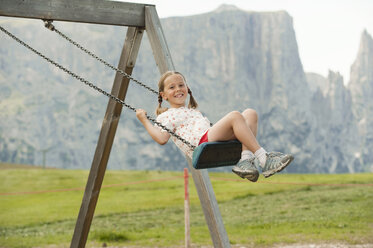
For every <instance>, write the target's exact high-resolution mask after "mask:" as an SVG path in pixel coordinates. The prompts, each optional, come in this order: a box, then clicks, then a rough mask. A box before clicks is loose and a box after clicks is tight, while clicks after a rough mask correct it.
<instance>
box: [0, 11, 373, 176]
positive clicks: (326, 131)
mask: <svg viewBox="0 0 373 248" xmlns="http://www.w3.org/2000/svg"><path fill="white" fill-rule="evenodd" d="M6 25H7V27H9V29H10V30H12V31H14V32H15V33H16V34H17V35H19V36H20V37H25V39H26V41H29V42H31V43H32V44H37V45H36V46H38V47H39V48H40V50H42V51H45V53H46V54H48V55H49V56H52V57H54V58H56V60H57V61H59V62H61V63H63V64H65V65H68V67H69V68H72V69H73V70H74V71H76V72H77V73H78V74H80V75H82V76H83V77H87V79H89V80H90V81H92V82H93V83H96V84H98V85H99V86H100V87H103V88H104V89H106V90H107V91H110V86H111V84H112V81H113V78H114V73H113V72H112V71H110V70H107V69H106V68H104V67H103V66H101V65H100V64H99V63H97V62H95V61H94V60H91V59H89V58H87V56H86V55H84V54H82V53H81V52H79V51H78V50H77V49H75V48H72V47H71V46H70V45H67V44H66V42H65V41H63V40H61V39H59V38H58V37H57V35H56V34H53V33H51V32H50V31H46V30H44V28H43V27H42V26H41V25H42V23H39V22H35V21H27V22H24V21H17V22H16V23H9V22H7V23H6ZM56 25H57V26H58V27H60V29H61V30H62V31H64V32H65V33H67V34H68V35H69V36H71V37H72V38H73V39H76V40H78V41H79V42H80V43H82V44H83V45H84V46H86V47H87V48H88V49H90V50H92V51H95V52H96V53H97V54H98V55H100V56H103V57H105V59H107V60H109V61H110V62H111V63H113V64H116V63H117V62H116V61H118V59H119V53H120V51H121V46H122V44H123V40H124V37H125V30H123V29H122V28H117V27H108V26H94V25H82V24H71V23H63V24H59V23H56ZM162 26H163V30H164V32H165V35H166V39H167V42H168V45H169V48H170V51H171V54H172V57H173V61H174V64H175V67H176V68H177V70H178V71H180V72H182V73H183V74H184V75H185V76H186V78H187V83H188V84H189V86H190V87H191V89H192V91H193V94H194V95H195V97H196V99H197V101H198V103H199V105H200V109H201V110H202V112H203V113H204V114H206V116H207V117H208V118H209V119H210V120H211V121H212V122H216V121H217V120H218V119H219V118H221V117H222V116H223V115H224V114H226V113H228V112H229V111H232V110H241V111H242V110H244V109H245V108H254V109H256V110H257V111H258V113H259V118H260V122H259V125H260V126H259V132H258V140H259V142H260V143H261V144H262V145H263V147H265V148H266V149H267V150H278V151H282V152H291V153H293V154H294V155H295V157H296V159H295V161H294V162H293V163H294V164H293V165H292V166H290V167H289V168H288V169H287V171H288V172H312V173H320V172H354V171H363V170H369V168H368V167H362V163H361V162H362V160H361V159H360V157H359V156H358V155H359V152H360V149H361V147H360V146H359V144H360V143H359V142H362V141H360V138H359V137H358V140H356V139H355V138H354V137H356V133H355V132H357V130H359V131H360V132H362V131H361V130H362V129H361V127H360V126H361V125H360V126H359V129H358V127H357V122H356V121H355V117H354V115H353V114H352V113H353V111H354V113H355V112H359V111H360V112H362V111H363V110H356V109H353V108H352V105H354V104H355V100H353V99H354V94H355V93H354V94H353V93H352V92H353V91H352V90H351V93H350V89H346V88H345V87H344V85H343V78H342V77H341V76H340V75H339V74H338V73H334V72H330V74H329V77H328V78H327V79H324V78H322V77H321V76H318V75H313V76H310V75H307V78H306V75H305V73H304V71H303V68H302V63H301V61H300V58H299V54H298V47H297V43H296V37H295V33H294V29H293V23H292V18H291V17H290V16H289V15H288V14H287V13H286V12H282V11H280V12H268V13H258V12H245V11H242V10H239V9H237V8H235V7H232V6H222V7H220V8H219V9H217V10H216V11H213V12H211V13H206V14H202V15H197V16H190V17H175V18H167V19H163V20H162ZM35 37H43V38H42V39H41V38H38V39H37V42H35ZM83 37H86V39H84V38H83ZM0 39H1V40H0V41H1V43H2V44H6V45H5V46H3V45H2V46H1V47H0V89H1V93H0V109H1V111H0V117H1V118H0V148H1V149H0V150H1V152H0V160H1V161H11V162H26V163H33V164H41V163H42V161H43V155H45V157H44V158H46V161H47V164H48V165H51V166H57V167H65V168H72V167H79V168H88V167H89V166H90V164H91V160H92V158H93V154H94V149H95V145H96V142H97V137H98V134H99V130H100V127H101V122H102V119H103V116H104V111H105V107H104V106H105V105H106V103H107V99H106V98H105V97H104V96H101V95H99V94H97V93H95V92H93V91H92V90H91V89H89V88H87V87H86V86H84V85H81V83H80V82H77V81H75V80H74V79H72V78H70V77H69V76H68V75H65V74H64V73H62V72H60V71H58V69H55V68H53V67H52V66H49V65H46V63H45V62H43V61H41V59H39V58H37V57H36V56H34V55H30V52H29V51H27V50H25V49H24V48H22V47H20V46H19V45H18V44H15V42H13V41H10V40H9V39H7V38H5V37H4V36H3V35H2V36H1V37H0ZM61 51H63V52H61ZM365 53H366V52H364V54H365ZM25 54H26V56H25ZM359 54H360V52H359ZM368 59H369V58H368V57H367V58H366V60H368ZM357 60H358V59H357ZM355 64H356V62H355ZM355 64H354V66H355ZM355 67H359V68H360V67H361V66H360V65H359V66H355ZM17 68H24V69H23V70H19V69H17ZM356 70H358V71H359V73H360V74H359V75H361V76H359V77H358V78H359V80H360V79H361V80H362V78H364V75H366V74H364V72H363V71H361V72H360V70H361V69H356ZM134 76H135V77H136V78H138V79H139V80H140V81H144V82H147V83H148V84H150V85H151V86H152V87H153V88H156V84H157V81H158V78H159V73H158V70H157V68H156V65H155V62H154V59H153V57H152V52H151V49H150V46H149V42H148V41H147V37H146V35H145V37H144V40H143V41H142V45H141V48H140V54H139V57H138V59H137V62H136V66H135V70H134ZM370 78H372V77H370ZM351 80H353V77H352V75H351ZM359 82H360V81H359ZM321 85H322V86H321ZM353 85H354V84H352V86H353ZM352 86H351V87H352ZM354 87H355V88H356V89H359V88H361V87H360V86H359V85H358V83H357V84H356V86H354ZM355 91H356V92H359V90H355ZM360 92H364V91H360ZM156 99H157V98H156V96H155V95H153V94H152V93H147V92H145V91H144V90H143V89H142V88H140V87H138V86H137V85H135V84H131V86H130V88H129V90H128V94H127V98H126V102H128V103H130V104H132V105H134V106H135V107H141V108H145V109H147V110H148V112H149V113H153V111H154V109H155V107H156V104H157V100H156ZM364 111H365V110H364ZM364 142H369V141H368V140H366V141H364ZM185 164H186V162H185V160H184V158H183V156H182V155H181V153H180V152H178V151H177V148H176V147H175V146H174V145H172V144H168V145H166V147H161V146H159V145H157V144H155V142H153V141H152V140H151V139H150V138H149V136H148V135H147V133H146V132H145V130H144V128H143V127H142V126H140V124H139V122H138V121H137V120H136V117H135V115H134V114H133V113H132V112H129V111H127V110H124V113H123V114H122V117H121V121H120V124H119V126H118V130H117V134H116V139H115V142H114V146H113V150H112V153H111V157H110V161H109V167H110V168H122V169H181V168H182V167H183V166H184V165H185ZM228 170H229V168H228Z"/></svg>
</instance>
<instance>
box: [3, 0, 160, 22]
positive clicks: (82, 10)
mask: <svg viewBox="0 0 373 248" xmlns="http://www.w3.org/2000/svg"><path fill="white" fill-rule="evenodd" d="M145 6H154V5H149V4H138V3H126V2H115V1H98V0H1V1H0V16H9V17H23V18H34V19H47V20H55V21H69V22H82V23H95V24H108V25H118V26H129V27H142V28H143V27H145Z"/></svg>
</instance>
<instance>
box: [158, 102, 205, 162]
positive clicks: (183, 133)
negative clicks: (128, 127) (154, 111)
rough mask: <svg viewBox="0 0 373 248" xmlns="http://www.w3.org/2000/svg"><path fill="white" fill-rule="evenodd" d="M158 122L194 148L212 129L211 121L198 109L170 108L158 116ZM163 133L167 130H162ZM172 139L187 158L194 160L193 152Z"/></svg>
mask: <svg viewBox="0 0 373 248" xmlns="http://www.w3.org/2000/svg"><path fill="white" fill-rule="evenodd" d="M157 122H159V123H161V124H162V125H163V126H165V127H167V128H168V129H170V130H171V131H173V132H175V133H176V134H177V135H179V136H180V137H182V138H183V139H185V140H186V141H188V142H189V143H191V144H192V145H194V146H198V143H199V141H200V139H201V137H202V136H203V135H204V134H205V133H206V131H207V130H208V129H209V128H210V121H209V120H208V119H207V118H206V117H204V116H203V115H202V114H201V112H199V111H198V110H196V109H192V108H187V107H180V108H170V109H168V110H167V111H166V112H163V113H162V114H160V115H158V117H157ZM162 132H166V130H163V129H162ZM171 137H172V141H173V142H174V143H175V144H176V146H177V147H179V149H180V150H181V151H182V152H184V153H185V154H186V155H187V156H189V157H190V158H192V155H193V150H192V149H191V148H190V147H189V146H187V145H186V144H184V143H183V142H182V141H181V140H179V139H177V138H175V137H173V136H171Z"/></svg>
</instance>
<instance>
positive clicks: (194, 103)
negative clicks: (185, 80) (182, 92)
mask: <svg viewBox="0 0 373 248" xmlns="http://www.w3.org/2000/svg"><path fill="white" fill-rule="evenodd" d="M188 93H189V95H190V98H189V104H188V108H193V109H196V108H197V107H198V103H197V101H196V100H195V99H194V97H193V94H192V91H191V90H190V89H189V87H188Z"/></svg>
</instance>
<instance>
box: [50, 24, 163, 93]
mask: <svg viewBox="0 0 373 248" xmlns="http://www.w3.org/2000/svg"><path fill="white" fill-rule="evenodd" d="M43 21H44V26H45V27H46V28H47V29H49V30H51V31H54V32H56V33H57V34H58V35H60V36H61V37H62V38H64V39H65V40H67V41H68V42H70V43H71V44H73V45H74V46H76V47H77V48H79V49H80V50H82V51H83V52H85V53H86V54H88V55H89V56H91V57H93V58H95V59H97V60H98V61H100V62H101V63H103V64H104V65H106V66H107V67H109V68H111V69H112V70H114V71H116V72H118V73H120V74H122V75H123V76H125V77H126V78H128V79H130V80H132V81H134V82H135V83H137V84H138V85H140V86H142V87H144V88H145V89H147V90H149V91H150V92H153V93H154V94H156V95H158V94H159V93H158V91H156V90H154V89H152V88H150V87H149V86H147V85H146V84H144V83H142V82H140V81H139V80H137V79H136V78H133V77H132V76H131V75H129V74H127V73H125V72H124V71H123V70H121V69H119V68H117V67H115V66H113V65H111V64H109V63H108V62H106V61H105V60H103V59H102V58H100V57H98V56H97V55H96V54H94V53H93V52H91V51H89V50H88V49H86V48H84V47H83V46H82V45H80V44H78V43H77V42H75V41H73V40H72V39H71V38H69V37H67V36H66V35H65V34H64V33H62V32H61V31H59V30H58V29H57V28H56V27H55V26H54V25H53V24H52V22H53V21H51V20H43Z"/></svg>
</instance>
